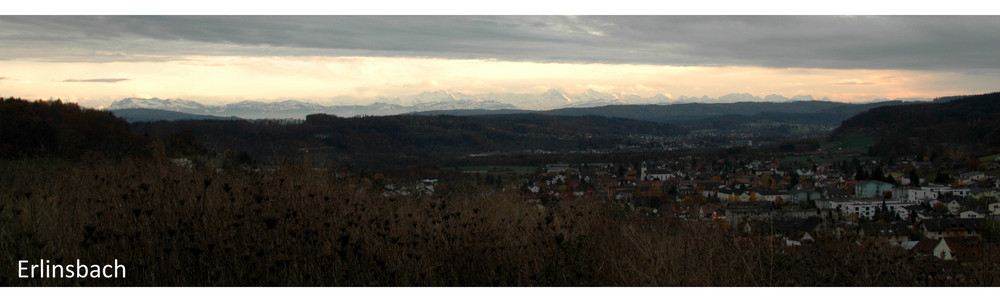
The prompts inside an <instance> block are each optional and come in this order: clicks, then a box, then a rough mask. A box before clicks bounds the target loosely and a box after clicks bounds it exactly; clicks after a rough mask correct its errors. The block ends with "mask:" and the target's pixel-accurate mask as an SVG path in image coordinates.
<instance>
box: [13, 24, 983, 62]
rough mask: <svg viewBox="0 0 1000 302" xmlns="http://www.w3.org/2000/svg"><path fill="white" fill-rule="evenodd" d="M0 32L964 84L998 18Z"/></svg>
mask: <svg viewBox="0 0 1000 302" xmlns="http://www.w3.org/2000/svg"><path fill="white" fill-rule="evenodd" d="M0 28H3V29H0V43H4V44H5V45H27V46H25V47H27V48H24V49H20V50H19V51H15V50H8V49H4V48H0V56H5V57H11V56H19V57H24V56H29V55H32V54H35V53H38V52H39V51H43V53H45V52H44V51H48V52H49V53H50V54H51V56H52V57H63V58H64V57H74V58H78V59H84V60H86V59H88V58H89V59H90V60H105V61H107V60H116V59H117V58H116V57H115V54H123V55H124V56H125V57H128V58H133V60H134V57H135V56H136V55H145V56H147V57H146V58H154V59H155V58H159V59H162V58H165V57H166V58H169V57H172V56H180V55H192V54H194V55H337V56H342V55H353V56H417V57H438V58H477V59H500V60H515V61H542V62H584V63H639V64H667V65H696V66H723V65H752V66H764V67H777V68H789V67H801V68H845V69H846V68H852V69H853V68H871V69H906V70H947V71H958V72H970V73H974V72H994V71H993V70H995V69H997V68H1000V60H996V58H997V57H1000V17H996V16H859V17H837V16H585V17H573V16H109V17H103V16H69V17H66V16H60V17H39V16H3V17H0ZM46 46H48V47H47V48H46ZM98 58H99V59H98ZM41 59H51V58H41ZM140 59H142V58H140ZM122 60H125V59H124V58H122Z"/></svg>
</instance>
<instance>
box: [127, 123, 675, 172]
mask: <svg viewBox="0 0 1000 302" xmlns="http://www.w3.org/2000/svg"><path fill="white" fill-rule="evenodd" d="M132 125H133V127H134V129H135V131H136V132H138V133H148V134H149V135H150V136H152V137H154V138H161V139H165V138H167V137H169V136H171V135H173V134H177V133H186V132H190V133H191V134H192V135H193V136H194V137H195V138H197V140H198V141H202V142H206V147H207V148H208V149H210V150H214V151H216V152H222V151H225V150H234V151H246V152H248V153H249V155H250V156H252V157H253V158H255V159H259V160H263V161H276V160H280V159H282V158H297V157H298V154H304V153H306V152H308V153H309V155H310V156H312V157H314V158H317V159H319V160H333V161H335V162H341V163H344V162H350V163H360V162H365V163H366V164H375V165H388V164H393V163H391V162H390V161H398V163H415V162H426V159H428V158H437V159H440V158H450V157H455V156H466V155H468V154H473V153H485V152H507V151H525V150H556V151H572V150H588V149H610V148H614V147H615V146H617V145H619V144H623V143H626V142H631V141H633V140H634V139H633V138H631V136H632V135H653V136H674V135H680V134H684V133H686V132H687V129H686V128H683V127H680V126H676V125H671V124H662V123H654V122H645V121H635V120H627V119H622V118H608V117H598V116H583V117H565V116H546V115H537V114H521V115H490V116H478V117H461V116H418V115H397V116H378V117H376V116H368V117H353V118H342V117H337V116H333V115H326V114H313V115H309V116H308V117H307V118H306V120H305V121H304V122H303V123H283V122H276V121H243V120H240V121H208V120H185V121H173V122H168V121H159V122H140V123H133V124H132ZM366 161H368V162H366Z"/></svg>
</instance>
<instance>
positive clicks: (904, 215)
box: [816, 200, 912, 220]
mask: <svg viewBox="0 0 1000 302" xmlns="http://www.w3.org/2000/svg"><path fill="white" fill-rule="evenodd" d="M910 205H912V204H910V203H908V202H904V201H901V200H892V201H889V200H887V201H885V206H886V208H888V210H889V211H891V212H893V213H894V214H895V215H897V216H899V218H900V219H904V220H905V219H909V217H910V211H909V210H907V209H906V207H907V206H910ZM816 206H817V207H821V203H819V202H817V204H816ZM822 207H828V208H830V209H839V210H840V212H841V213H843V214H844V215H850V214H858V217H864V218H868V219H873V218H875V213H876V211H877V209H879V208H881V207H882V201H881V200H848V201H828V202H824V203H822Z"/></svg>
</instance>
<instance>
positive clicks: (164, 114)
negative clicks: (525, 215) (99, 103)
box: [111, 108, 239, 123]
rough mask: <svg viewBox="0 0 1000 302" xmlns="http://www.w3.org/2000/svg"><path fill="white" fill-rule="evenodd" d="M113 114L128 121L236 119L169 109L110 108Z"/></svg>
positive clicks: (234, 118)
mask: <svg viewBox="0 0 1000 302" xmlns="http://www.w3.org/2000/svg"><path fill="white" fill-rule="evenodd" d="M111 113H114V114H115V116H118V117H121V118H124V119H125V120H126V121H128V122H130V123H134V122H155V121H176V120H236V119H239V118H238V117H235V116H232V117H222V116H215V115H203V114H189V113H183V112H177V111H170V110H161V109H146V108H128V109H117V110H111Z"/></svg>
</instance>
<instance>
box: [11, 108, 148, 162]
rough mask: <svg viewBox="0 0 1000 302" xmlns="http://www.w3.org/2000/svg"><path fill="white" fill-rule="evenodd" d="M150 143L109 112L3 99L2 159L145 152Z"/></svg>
mask: <svg viewBox="0 0 1000 302" xmlns="http://www.w3.org/2000/svg"><path fill="white" fill-rule="evenodd" d="M146 144H147V142H146V140H145V139H144V138H143V137H140V136H138V135H136V134H135V133H133V132H132V131H131V130H130V129H129V124H128V123H127V122H126V121H125V120H123V119H120V118H117V117H115V116H114V115H113V114H111V113H110V112H107V111H100V110H94V109H82V108H80V106H79V105H77V104H74V103H63V102H62V101H59V100H56V101H42V100H38V101H27V100H23V99H18V98H6V99H0V158H18V157H48V156H55V157H64V158H82V157H92V156H100V157H108V158H119V157H122V156H133V155H139V154H146V153H148V150H147V149H146Z"/></svg>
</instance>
